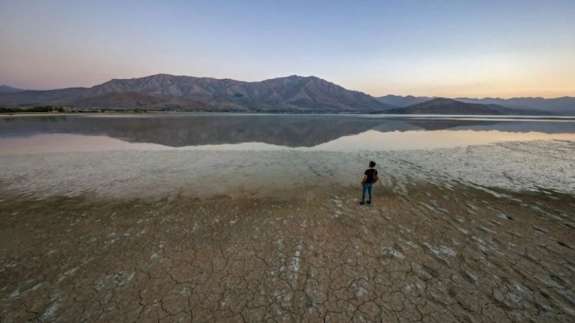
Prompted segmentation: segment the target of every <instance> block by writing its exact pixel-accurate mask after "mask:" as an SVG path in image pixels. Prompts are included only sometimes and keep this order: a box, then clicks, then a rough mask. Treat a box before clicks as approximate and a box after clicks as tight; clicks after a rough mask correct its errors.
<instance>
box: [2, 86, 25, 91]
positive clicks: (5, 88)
mask: <svg viewBox="0 0 575 323" xmlns="http://www.w3.org/2000/svg"><path fill="white" fill-rule="evenodd" d="M22 91H24V90H22V89H18V88H15V87H11V86H8V85H0V93H16V92H22Z"/></svg>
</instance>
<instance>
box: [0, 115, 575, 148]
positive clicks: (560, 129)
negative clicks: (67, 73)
mask: <svg viewBox="0 0 575 323" xmlns="http://www.w3.org/2000/svg"><path fill="white" fill-rule="evenodd" d="M438 130H443V131H442V133H444V134H443V135H439V133H436V135H435V137H434V138H435V139H433V140H436V141H446V142H445V144H447V146H449V143H450V141H454V139H455V142H457V141H458V136H459V137H461V138H460V139H461V140H460V141H462V142H466V141H469V144H473V143H475V142H479V143H483V142H484V141H485V140H475V139H472V138H476V139H477V138H481V134H483V135H485V139H487V140H488V139H489V138H487V137H489V136H493V135H494V134H493V133H492V131H499V132H506V133H514V135H513V136H512V137H513V138H511V140H518V138H519V139H520V138H521V136H525V138H526V139H527V140H528V139H532V138H533V135H532V134H531V135H527V133H531V132H537V133H541V134H575V120H573V119H566V120H543V119H541V120H539V119H530V120H525V119H513V118H509V119H497V118H494V119H488V118H487V119H486V118H481V119H479V118H478V119H473V118H470V119H458V118H443V119H440V118H406V117H397V118H389V117H374V116H333V115H332V116H319V115H316V116H301V115H300V116H277V115H261V116H254V115H193V116H192V115H151V116H148V115H146V116H142V117H140V116H56V117H4V118H0V140H2V139H3V138H19V137H30V136H34V135H46V134H74V135H84V136H107V137H111V138H114V139H119V140H121V141H124V142H129V143H149V144H157V145H162V146H167V147H187V146H206V145H229V144H242V143H265V144H269V145H275V146H283V147H316V146H317V147H325V146H327V147H329V145H330V142H333V141H335V140H337V139H338V138H342V137H348V136H353V135H357V134H363V135H362V136H360V137H355V138H356V139H355V140H354V139H353V138H352V139H350V138H345V140H340V141H343V142H350V144H352V145H362V140H363V139H366V138H372V139H373V138H375V137H374V133H376V134H377V133H384V134H388V133H394V132H402V133H403V132H405V133H404V137H405V140H407V141H409V140H423V139H425V138H426V135H425V133H426V132H427V133H429V134H431V133H432V132H434V131H438ZM463 130H473V131H474V133H475V135H473V136H471V132H469V131H464V132H461V131H463ZM445 131H457V132H454V133H452V134H451V137H450V136H449V132H445ZM489 132H491V134H489V135H488V133H489ZM422 134H423V135H422ZM522 134H524V135H522ZM397 135H398V134H397V133H396V134H395V135H394V136H392V137H389V135H387V137H385V136H384V137H381V135H379V136H380V137H378V138H379V139H374V140H376V141H377V140H384V139H385V140H395V139H397ZM375 136H377V135H375ZM499 136H502V135H499ZM518 136H519V137H518ZM454 137H455V138H454ZM503 137H504V136H503ZM362 138H363V139H362ZM542 138H547V137H542ZM559 138H560V139H561V138H563V137H559ZM567 138H570V137H567ZM502 139H503V140H504V139H505V138H502ZM534 139H538V137H535V138H534ZM366 140H367V141H366V145H367V146H366V148H369V147H371V146H369V145H372V144H373V143H370V142H369V140H368V139H366ZM331 145H332V146H333V144H331ZM431 146H434V145H431ZM442 146H445V145H439V147H442ZM356 148H357V147H356ZM359 148H361V147H359Z"/></svg>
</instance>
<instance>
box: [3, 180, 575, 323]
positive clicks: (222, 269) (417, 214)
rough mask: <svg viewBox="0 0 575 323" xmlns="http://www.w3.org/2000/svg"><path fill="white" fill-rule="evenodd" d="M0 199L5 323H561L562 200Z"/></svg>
mask: <svg viewBox="0 0 575 323" xmlns="http://www.w3.org/2000/svg"><path fill="white" fill-rule="evenodd" d="M356 191H357V190H352V189H351V188H350V189H341V190H339V191H338V190H333V189H332V190H330V191H329V192H328V193H326V192H316V191H311V192H309V193H308V194H307V195H306V196H305V197H304V198H300V199H296V198H291V197H290V198H289V199H288V198H286V199H283V200H279V199H278V200H274V199H269V198H266V199H263V198H241V199H238V198H213V199H208V200H193V199H186V198H176V199H165V200H158V201H154V202H148V201H143V200H138V199H133V200H102V199H97V198H90V197H87V196H84V197H53V198H45V199H41V200H23V199H21V198H20V199H8V198H4V199H3V200H2V201H1V202H0V206H1V211H0V216H1V219H2V226H1V228H2V229H1V231H2V232H1V233H2V234H1V237H2V238H1V241H2V249H1V254H0V261H1V265H2V267H1V268H2V269H1V271H0V274H1V275H0V277H1V281H0V283H1V286H2V289H1V290H0V296H1V299H2V302H1V309H2V312H1V315H2V316H1V317H2V321H3V322H23V321H61V322H81V321H86V322H87V321H90V322H95V321H115V322H146V321H150V322H151V321H161V322H190V321H192V322H208V321H219V322H242V321H244V322H254V321H296V322H302V321H309V322H321V321H325V322H349V321H357V322H371V321H373V322H380V321H384V322H415V321H423V322H526V321H537V322H543V321H553V322H572V321H573V319H575V293H574V290H573V279H574V273H575V250H574V248H575V239H574V236H573V228H574V226H575V223H574V222H573V219H572V216H571V214H570V212H572V210H573V209H575V199H574V198H573V197H571V196H567V195H560V194H533V193H507V197H499V198H497V197H494V196H493V195H492V194H489V193H486V192H484V191H482V190H478V189H474V188H470V187H464V186H455V187H447V186H438V185H431V184H428V185H423V184H421V185H417V186H413V187H408V188H407V189H406V191H405V192H404V193H399V192H394V191H392V190H387V189H383V191H382V189H380V190H379V192H377V193H378V196H377V198H376V199H375V201H374V205H373V206H371V207H360V206H358V205H357V196H356V193H357V192H356Z"/></svg>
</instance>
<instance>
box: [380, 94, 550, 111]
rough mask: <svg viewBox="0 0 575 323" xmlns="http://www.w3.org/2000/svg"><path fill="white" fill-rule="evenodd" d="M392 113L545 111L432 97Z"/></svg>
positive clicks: (396, 109)
mask: <svg viewBox="0 0 575 323" xmlns="http://www.w3.org/2000/svg"><path fill="white" fill-rule="evenodd" d="M386 113H394V114H479V115H509V114H521V115H533V114H537V115H547V114H552V113H550V112H546V111H533V110H527V109H519V108H507V107H503V106H500V105H497V104H479V103H467V102H462V101H458V100H453V99H446V98H434V99H430V100H427V101H423V102H420V103H415V104H412V105H408V106H406V107H400V108H394V109H389V110H387V111H386Z"/></svg>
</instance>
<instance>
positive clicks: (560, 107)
mask: <svg viewBox="0 0 575 323" xmlns="http://www.w3.org/2000/svg"><path fill="white" fill-rule="evenodd" d="M377 99H378V100H379V101H380V102H383V103H385V104H391V105H395V106H397V107H407V106H410V105H413V104H417V103H421V102H425V101H429V100H431V99H433V97H428V96H412V95H408V96H399V95H386V96H382V97H379V98H377ZM455 100H457V101H461V102H465V103H478V104H487V105H490V104H495V105H499V106H502V107H506V108H511V109H519V110H531V111H533V114H537V113H538V112H540V111H545V112H547V113H553V114H566V115H575V97H569V96H565V97H560V98H550V99H545V98H529V97H523V98H521V97H519V98H510V99H500V98H481V99H478V98H455ZM520 113H521V114H522V113H523V112H521V111H520Z"/></svg>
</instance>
